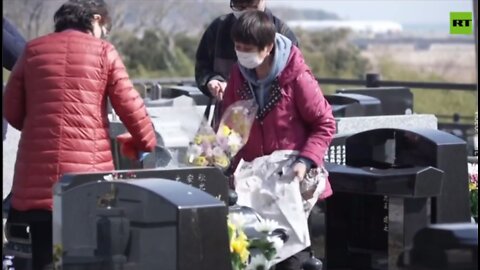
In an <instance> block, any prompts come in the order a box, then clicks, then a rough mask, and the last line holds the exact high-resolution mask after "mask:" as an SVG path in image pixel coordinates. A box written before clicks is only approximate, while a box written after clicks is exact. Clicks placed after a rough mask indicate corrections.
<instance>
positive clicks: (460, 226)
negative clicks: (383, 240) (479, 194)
mask: <svg viewBox="0 0 480 270" xmlns="http://www.w3.org/2000/svg"><path fill="white" fill-rule="evenodd" d="M399 267H400V269H408V270H441V269H449V270H454V269H455V270H477V269H478V224H472V223H445V224H434V225H431V226H428V227H426V228H424V229H422V230H420V231H419V232H418V233H417V234H416V235H415V238H414V243H413V246H412V247H411V248H409V249H407V250H405V252H404V253H403V254H402V256H401V258H400V260H399Z"/></svg>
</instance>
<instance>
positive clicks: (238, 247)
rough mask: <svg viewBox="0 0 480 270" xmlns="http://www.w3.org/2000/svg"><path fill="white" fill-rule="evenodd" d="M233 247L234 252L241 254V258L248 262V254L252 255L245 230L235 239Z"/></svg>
mask: <svg viewBox="0 0 480 270" xmlns="http://www.w3.org/2000/svg"><path fill="white" fill-rule="evenodd" d="M232 249H233V252H235V253H237V254H238V255H240V259H241V261H242V262H246V261H247V260H248V256H249V255H250V252H249V251H248V241H247V237H246V236H245V234H244V233H243V232H240V233H239V235H238V237H237V238H236V239H235V240H233V242H232Z"/></svg>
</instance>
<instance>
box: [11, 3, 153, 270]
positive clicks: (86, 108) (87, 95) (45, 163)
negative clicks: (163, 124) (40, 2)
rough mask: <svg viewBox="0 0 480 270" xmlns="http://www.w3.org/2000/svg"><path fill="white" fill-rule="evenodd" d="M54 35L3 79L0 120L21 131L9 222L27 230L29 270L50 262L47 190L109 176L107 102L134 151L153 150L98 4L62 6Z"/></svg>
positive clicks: (149, 128)
mask: <svg viewBox="0 0 480 270" xmlns="http://www.w3.org/2000/svg"><path fill="white" fill-rule="evenodd" d="M54 22H55V32H54V33H52V34H49V35H46V36H42V37H39V38H37V39H34V40H32V41H30V42H28V43H27V45H26V48H25V50H24V52H23V55H22V56H21V57H20V59H19V60H18V62H17V64H16V65H15V67H14V69H13V71H12V73H11V75H10V78H9V80H8V83H7V86H6V90H5V94H4V100H3V106H4V107H3V108H4V116H5V118H6V119H7V121H8V122H9V124H10V125H11V126H12V127H14V128H16V129H18V130H20V131H21V138H20V142H19V147H18V155H17V161H16V164H15V175H14V182H13V188H12V209H11V212H10V215H9V216H15V217H16V219H20V220H22V219H23V220H24V221H25V222H26V223H29V225H30V232H31V237H32V248H33V263H34V269H42V268H43V267H44V266H45V265H47V264H49V263H50V262H51V259H52V223H51V216H52V215H51V211H52V187H53V186H54V185H55V183H56V182H57V181H58V180H59V178H60V177H61V176H62V175H63V174H65V173H73V172H76V173H78V172H95V171H111V170H113V169H114V165H113V159H112V152H111V146H110V137H109V121H108V115H107V98H108V99H110V101H111V103H112V106H113V108H114V109H115V112H116V113H117V114H118V115H119V117H120V119H121V120H122V122H123V123H124V125H125V126H126V128H127V130H128V131H129V132H130V134H131V135H132V138H133V143H134V145H135V147H136V148H137V150H138V151H145V152H150V151H152V150H153V149H154V147H155V145H156V138H155V133H154V129H153V125H152V122H151V120H150V118H149V116H148V115H147V111H146V109H145V106H144V103H143V100H142V98H141V97H140V96H139V94H138V93H137V91H136V90H135V89H134V88H133V86H132V83H131V81H130V79H129V77H128V74H127V72H126V69H125V66H124V64H123V62H122V60H121V58H120V57H119V54H118V53H117V51H116V50H115V48H114V46H113V45H112V44H110V43H109V42H107V41H105V40H102V39H101V38H102V37H103V36H105V35H106V34H107V28H108V26H109V25H110V23H111V22H110V17H109V15H108V10H107V7H106V5H105V3H104V2H103V0H70V1H68V2H66V3H65V4H63V5H62V6H61V7H60V8H59V9H58V11H57V12H56V13H55V16H54Z"/></svg>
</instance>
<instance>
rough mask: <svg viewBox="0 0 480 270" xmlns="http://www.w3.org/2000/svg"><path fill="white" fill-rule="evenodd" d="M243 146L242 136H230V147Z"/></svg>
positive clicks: (234, 134)
mask: <svg viewBox="0 0 480 270" xmlns="http://www.w3.org/2000/svg"><path fill="white" fill-rule="evenodd" d="M241 144H242V136H240V134H238V133H236V132H233V133H232V134H230V135H229V136H228V145H229V146H239V145H241Z"/></svg>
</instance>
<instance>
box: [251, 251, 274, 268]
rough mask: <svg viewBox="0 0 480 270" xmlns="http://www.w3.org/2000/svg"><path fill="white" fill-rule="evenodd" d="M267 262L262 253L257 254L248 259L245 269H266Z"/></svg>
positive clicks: (267, 266)
mask: <svg viewBox="0 0 480 270" xmlns="http://www.w3.org/2000/svg"><path fill="white" fill-rule="evenodd" d="M269 264H270V263H269V262H268V260H267V258H265V256H263V254H258V255H255V256H253V257H252V258H251V259H250V263H249V264H248V265H247V268H246V270H268V268H269Z"/></svg>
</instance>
